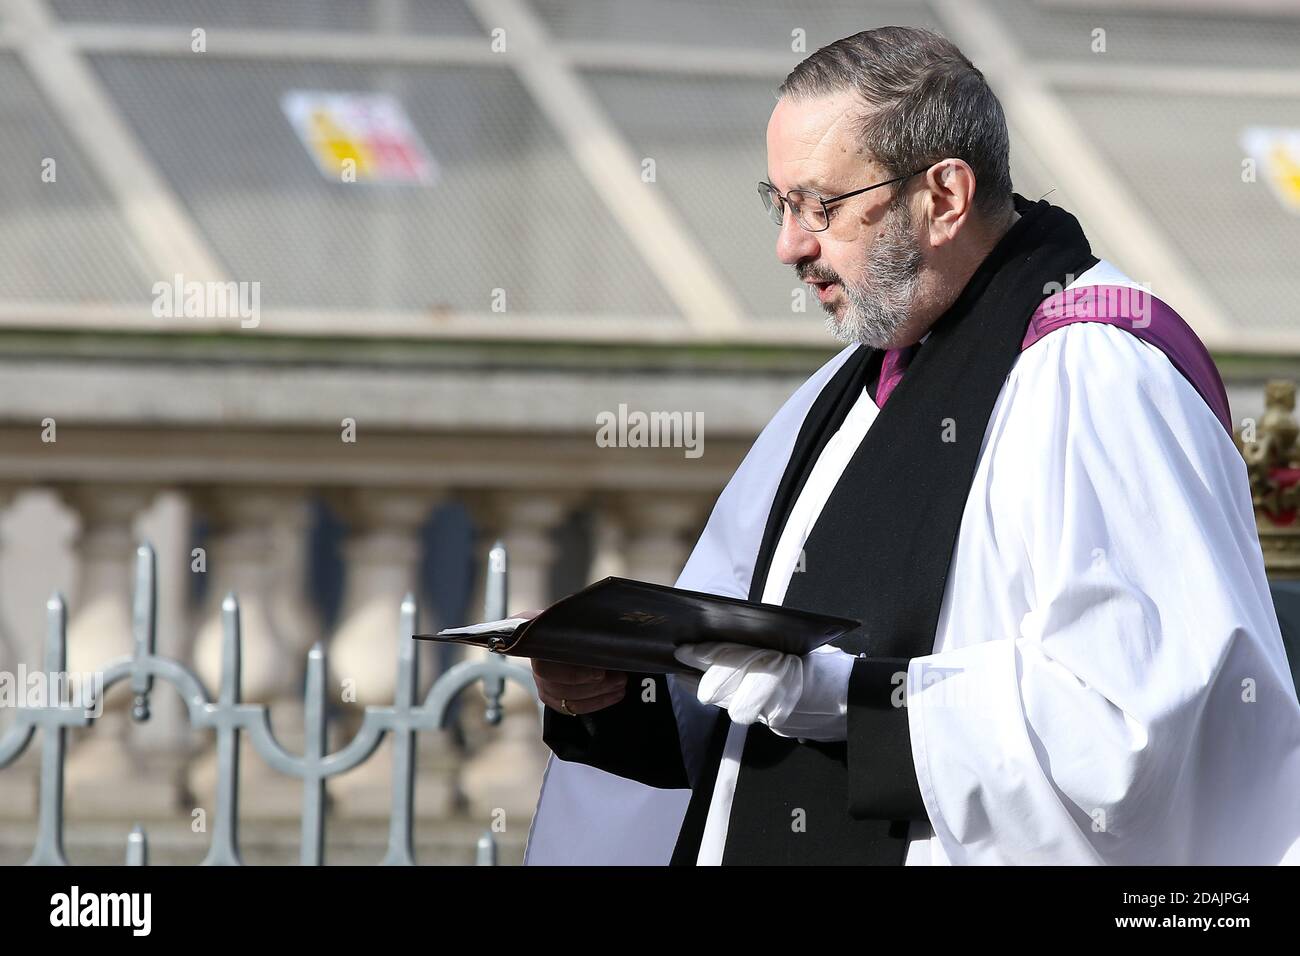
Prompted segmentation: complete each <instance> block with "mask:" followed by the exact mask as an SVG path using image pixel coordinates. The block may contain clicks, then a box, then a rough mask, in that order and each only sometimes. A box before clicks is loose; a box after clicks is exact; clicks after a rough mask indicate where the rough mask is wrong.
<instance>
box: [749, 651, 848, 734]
mask: <svg viewBox="0 0 1300 956" xmlns="http://www.w3.org/2000/svg"><path fill="white" fill-rule="evenodd" d="M855 660H856V658H855V657H854V656H853V655H852V654H847V653H845V652H844V651H842V650H840V649H838V648H831V649H830V650H829V651H822V650H821V649H818V650H815V651H813V652H811V653H809V654H806V655H804V659H803V692H802V694H801V695H800V697H799V702H798V704H796V705H795V709H794V711H792V712H791V713H789V714H787V715H786V716H785V717H784V718H782V719H781V720H779V721H776V722H771V721H765V723H767V726H768V729H770V730H771V731H772V732H773V733H774V734H778V735H780V736H782V737H798V738H799V739H800V740H805V739H806V740H816V741H819V742H823V743H829V742H834V741H842V740H845V739H846V738H847V737H848V685H849V675H850V673H852V670H853V663H854V661H855Z"/></svg>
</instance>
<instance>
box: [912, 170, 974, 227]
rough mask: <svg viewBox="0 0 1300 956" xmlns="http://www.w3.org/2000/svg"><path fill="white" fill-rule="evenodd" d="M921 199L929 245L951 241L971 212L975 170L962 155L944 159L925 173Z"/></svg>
mask: <svg viewBox="0 0 1300 956" xmlns="http://www.w3.org/2000/svg"><path fill="white" fill-rule="evenodd" d="M924 189H925V192H924V194H923V196H924V202H925V204H926V213H927V215H926V221H927V222H928V223H929V230H930V245H932V246H942V245H945V244H947V243H949V242H952V241H953V240H954V239H955V238H956V237H957V234H958V233H959V232H961V230H962V228H963V227H964V226H965V224H966V221H967V219H968V218H969V217H970V215H971V210H972V204H973V203H974V201H975V170H973V169H971V168H970V165H969V164H968V163H967V162H966V161H965V160H962V159H943V160H940V161H939V162H937V163H935V164H934V165H933V166H931V167H930V168H929V169H928V170H926V173H925V187H924Z"/></svg>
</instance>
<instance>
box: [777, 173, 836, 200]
mask: <svg viewBox="0 0 1300 956" xmlns="http://www.w3.org/2000/svg"><path fill="white" fill-rule="evenodd" d="M767 181H768V182H769V183H773V182H775V180H774V179H773V178H772V176H771V174H768V177H767ZM790 189H803V190H806V191H807V192H810V193H816V194H817V195H819V196H825V195H826V193H827V189H826V184H825V183H824V182H823V181H822V180H820V179H816V178H814V179H809V180H807V181H806V182H802V183H795V184H794V185H793V186H791V187H790ZM786 191H787V192H789V190H786Z"/></svg>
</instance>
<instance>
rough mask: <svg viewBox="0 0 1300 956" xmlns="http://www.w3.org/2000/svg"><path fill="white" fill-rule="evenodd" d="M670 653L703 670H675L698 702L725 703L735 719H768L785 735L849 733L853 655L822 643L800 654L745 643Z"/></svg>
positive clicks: (839, 737)
mask: <svg viewBox="0 0 1300 956" xmlns="http://www.w3.org/2000/svg"><path fill="white" fill-rule="evenodd" d="M674 656H675V657H676V658H677V659H678V660H679V661H681V662H682V663H683V664H686V665H688V666H690V667H695V668H698V669H699V670H702V671H704V673H703V674H702V675H700V676H699V677H696V676H694V675H689V674H688V675H678V679H679V680H680V681H683V682H685V683H686V685H687V686H691V685H692V684H694V685H695V687H696V697H697V699H698V700H699V701H700V703H702V704H714V705H717V706H718V707H725V708H727V711H728V713H729V714H730V716H731V719H732V721H733V722H735V723H737V724H752V723H754V722H755V721H758V722H760V723H763V724H766V725H767V726H768V727H769V728H771V730H772V731H773V733H777V734H780V735H781V736H783V737H802V738H810V739H813V740H822V741H830V740H845V739H847V738H848V696H849V672H850V671H851V670H852V669H853V657H852V655H850V654H846V653H845V652H844V651H841V650H840V649H839V648H836V647H831V646H829V645H823V646H822V647H819V648H817V649H816V650H814V651H812V652H811V653H809V654H806V655H804V656H803V657H799V656H798V655H795V654H782V653H781V652H780V651H772V650H765V649H762V648H754V647H748V646H746V645H744V644H731V643H724V642H712V643H705V644H684V645H682V646H680V647H678V648H677V649H676V651H674Z"/></svg>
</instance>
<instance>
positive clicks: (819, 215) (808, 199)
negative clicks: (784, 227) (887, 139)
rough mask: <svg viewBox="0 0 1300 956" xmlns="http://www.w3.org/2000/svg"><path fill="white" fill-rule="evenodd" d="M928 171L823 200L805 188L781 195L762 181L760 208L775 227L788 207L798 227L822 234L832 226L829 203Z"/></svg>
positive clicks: (895, 178) (783, 218)
mask: <svg viewBox="0 0 1300 956" xmlns="http://www.w3.org/2000/svg"><path fill="white" fill-rule="evenodd" d="M929 168H930V167H929V166H926V167H925V168H924V169H918V170H917V171H916V172H914V173H908V174H907V175H906V176H896V177H894V178H893V179H887V180H885V181H884V182H883V183H876V184H875V185H874V186H864V187H863V188H861V189H855V190H853V192H851V193H844V194H843V195H842V196H832V197H831V198H830V199H823V198H822V197H821V196H818V195H817V194H816V193H815V192H812V191H810V190H807V189H792V190H790V191H789V192H788V193H786V194H785V195H784V196H782V195H781V193H780V192H779V191H778V190H777V188H776V187H775V186H773V185H772V184H771V183H765V182H760V183H759V184H758V194H759V196H761V197H762V198H763V205H764V206H765V207H766V208H767V214H768V216H770V217H771V219H772V221H773V222H774V223H776V224H777V225H778V226H779V225H781V224H782V223H783V222H785V207H786V206H787V205H788V206H789V207H790V208H791V209H792V210H793V211H794V221H795V222H797V223H799V225H800V226H802V227H803V228H804V229H806V230H808V231H809V232H824V231H825V230H826V229H827V228H828V227H829V226H830V224H831V216H830V211H829V209H828V208H827V207H828V206H830V205H831V203H837V202H840V201H841V200H843V199H851V198H852V197H854V196H859V195H861V194H862V193H868V192H871V190H873V189H879V188H880V187H881V186H888V185H889V184H890V183H901V182H902V181H903V180H904V179H911V178H912V177H913V176H916V175H919V174H920V173H923V172H925V170H926V169H929Z"/></svg>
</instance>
